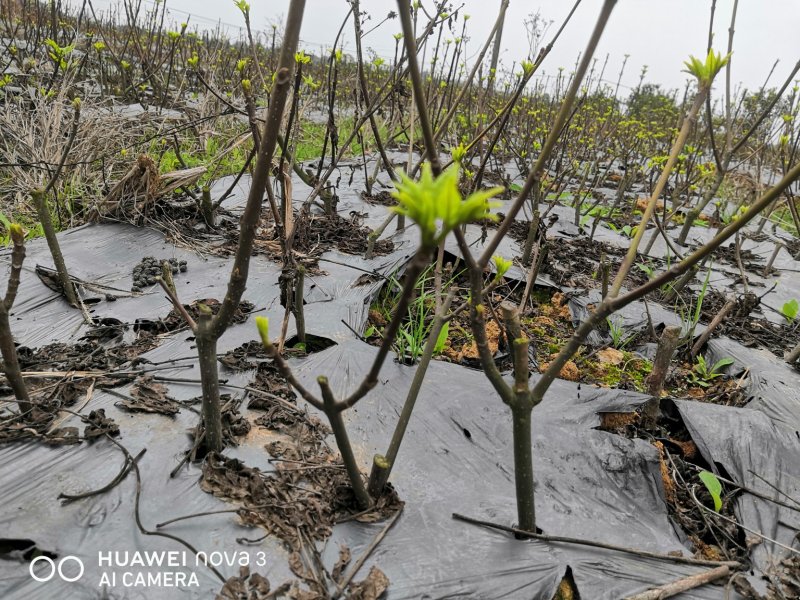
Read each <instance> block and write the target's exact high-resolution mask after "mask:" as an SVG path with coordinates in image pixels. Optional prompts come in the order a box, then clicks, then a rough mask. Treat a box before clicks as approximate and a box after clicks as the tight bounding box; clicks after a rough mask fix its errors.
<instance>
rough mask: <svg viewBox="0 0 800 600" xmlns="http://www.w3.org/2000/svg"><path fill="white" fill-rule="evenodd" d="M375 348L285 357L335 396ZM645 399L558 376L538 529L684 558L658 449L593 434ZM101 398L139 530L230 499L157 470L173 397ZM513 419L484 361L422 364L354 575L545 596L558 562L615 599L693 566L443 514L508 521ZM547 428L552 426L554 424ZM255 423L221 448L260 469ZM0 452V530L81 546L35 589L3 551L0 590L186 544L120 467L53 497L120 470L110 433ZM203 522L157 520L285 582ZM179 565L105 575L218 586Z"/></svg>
mask: <svg viewBox="0 0 800 600" xmlns="http://www.w3.org/2000/svg"><path fill="white" fill-rule="evenodd" d="M229 333H230V334H231V336H230V337H228V338H227V339H225V340H224V344H223V346H222V347H221V348H220V349H221V350H225V349H227V348H228V347H229V346H234V345H236V344H238V343H239V342H240V341H241V340H242V339H244V338H247V337H249V338H250V339H252V338H253V337H254V336H253V335H252V334H253V333H254V332H253V330H252V327H250V326H249V325H248V324H243V325H237V326H235V327H232V328H231V331H230V332H229ZM190 352H191V349H190V342H189V341H186V340H182V339H175V340H174V341H172V342H168V343H167V344H165V345H164V346H161V347H159V348H157V349H156V350H154V351H152V352H151V353H149V354H148V356H149V357H151V358H153V359H156V358H158V357H160V356H174V355H176V354H178V355H181V356H183V355H186V354H187V353H190ZM375 352H376V349H375V348H374V347H372V346H369V345H367V344H363V343H361V342H359V341H357V340H352V341H348V342H343V343H342V344H341V345H339V346H335V347H332V348H329V349H328V350H325V351H323V352H320V353H318V354H314V355H311V356H310V357H308V358H306V359H302V360H301V359H295V360H293V366H294V367H295V368H296V370H297V374H298V376H299V377H300V378H301V381H303V382H305V383H307V384H310V383H311V382H313V380H314V378H315V377H316V376H317V375H318V374H323V373H324V374H327V375H329V377H330V379H331V384H332V386H333V387H334V390H336V391H341V390H343V389H345V388H352V386H353V385H354V384H355V383H357V381H359V379H360V377H361V376H363V374H364V372H365V371H366V369H367V368H368V366H369V364H370V363H371V361H372V358H373V357H374V354H375ZM165 374H166V375H167V376H168V375H169V374H170V371H167V372H165ZM175 374H176V376H179V377H185V378H192V377H196V376H197V372H196V371H192V372H189V373H187V372H186V371H184V370H176V371H175ZM412 376H413V368H410V367H405V366H402V365H399V364H395V363H392V364H388V365H386V367H385V368H384V371H383V372H382V373H381V378H380V384H379V386H378V387H377V388H376V389H375V391H374V392H373V393H371V394H370V395H369V396H368V397H367V398H366V399H365V400H364V401H363V402H362V403H360V404H359V405H357V406H356V407H355V409H354V410H352V411H350V412H348V413H347V417H348V421H349V432H350V435H351V439H352V442H353V444H354V447H355V452H356V456H357V458H358V461H359V463H360V464H361V465H362V466H363V467H364V468H366V466H367V465H368V464H369V462H370V460H371V456H372V454H373V453H374V452H376V451H383V450H385V448H384V446H385V445H386V444H387V443H388V440H389V437H390V435H391V428H392V426H393V425H394V423H395V420H396V418H397V414H398V413H399V410H400V406H401V404H402V401H403V400H404V397H405V393H406V390H407V389H408V386H409V385H410V382H411V378H412ZM221 377H223V378H224V379H228V380H229V383H232V382H238V383H239V384H241V383H243V379H242V378H243V376H242V375H232V374H230V373H229V372H227V371H226V370H225V369H223V370H222V372H221ZM169 387H170V393H171V395H173V396H174V397H176V398H178V399H184V398H189V397H192V396H194V395H197V393H198V391H199V388H198V387H196V386H189V385H187V384H174V385H170V386H169ZM223 391H226V390H224V389H223ZM443 398H446V399H447V400H446V401H443V400H442V399H443ZM646 399H647V397H646V396H644V395H641V394H636V393H633V392H622V391H617V390H606V389H596V388H591V387H583V388H581V387H580V386H578V385H576V384H572V383H569V382H564V381H556V382H555V384H554V385H553V387H552V388H551V390H550V391H549V392H548V395H547V397H546V398H545V401H544V402H543V403H542V404H541V405H540V406H539V407H537V409H536V412H535V413H534V423H535V425H534V435H533V444H534V457H535V458H534V461H535V464H534V469H535V472H536V486H537V496H536V503H537V522H538V524H539V526H540V527H541V528H542V529H543V530H544V531H545V532H546V533H552V534H557V535H568V536H574V537H583V538H587V539H595V540H601V541H604V542H606V543H615V544H620V545H624V546H628V547H634V548H638V549H643V550H650V551H656V552H662V553H667V552H675V551H677V552H681V553H682V554H683V555H684V556H688V555H689V554H690V551H689V549H688V547H687V546H686V545H685V543H684V540H682V539H681V535H680V534H679V533H678V532H677V531H675V530H674V529H673V526H672V525H671V523H670V521H669V519H668V517H667V512H666V504H665V503H664V499H663V491H662V489H661V483H660V481H661V480H660V475H659V464H658V456H657V453H656V450H655V449H654V448H653V447H652V446H650V445H649V444H647V443H646V442H644V441H641V440H628V439H626V438H623V437H620V436H616V435H614V434H611V433H606V432H603V431H598V430H596V429H594V427H596V426H597V425H599V422H600V419H599V416H598V413H599V412H604V411H614V412H616V411H626V410H631V409H633V408H635V407H636V406H638V405H639V404H641V403H642V402H644V401H645V400H646ZM115 401H116V398H115V397H113V396H111V395H109V394H107V393H105V392H102V391H97V392H96V393H95V396H94V398H93V400H92V401H91V402H90V404H89V405H88V406H87V407H86V408H85V410H93V409H96V408H101V407H102V408H105V409H106V411H107V414H108V415H109V416H111V417H113V418H114V419H115V420H116V421H117V422H118V423H119V424H120V427H121V430H122V435H121V437H120V441H121V443H123V444H124V445H125V446H126V447H127V448H128V449H129V451H130V452H131V453H132V454H134V455H135V454H136V453H138V452H139V450H141V449H142V448H147V452H146V453H145V455H144V456H143V457H142V459H141V460H140V462H139V468H140V471H141V473H142V496H141V503H140V510H141V516H142V521H143V523H144V524H145V526H146V527H149V528H150V529H152V528H154V525H155V523H157V522H160V521H164V520H166V519H169V518H173V517H176V516H181V515H185V514H191V513H195V512H201V511H212V510H220V509H225V508H230V507H231V505H230V504H226V503H224V502H222V501H220V500H218V499H216V498H214V497H213V496H211V495H209V494H205V493H204V492H202V491H201V490H200V489H199V487H198V486H197V484H196V482H197V477H198V474H199V467H198V466H196V465H195V466H190V467H188V468H184V469H183V470H181V471H180V472H179V474H178V475H177V477H176V478H174V479H170V478H169V475H168V474H169V472H170V471H171V470H172V469H173V468H174V466H175V465H176V464H177V460H178V458H179V456H180V455H181V452H182V451H184V450H185V449H186V448H187V445H188V439H187V437H186V436H185V435H184V433H183V432H184V431H185V430H186V429H188V428H190V427H192V426H193V425H194V424H195V422H196V415H195V414H194V413H192V412H190V411H188V410H182V411H181V412H180V413H179V414H178V415H177V416H176V417H175V418H169V417H165V416H162V415H139V414H136V415H130V414H129V413H124V412H121V411H120V410H119V409H118V408H116V406H115V405H114V404H115ZM246 414H247V412H246ZM510 429H511V420H510V414H509V413H508V410H507V409H506V408H505V406H504V405H503V404H502V403H501V402H500V400H499V399H497V398H496V397H495V394H494V393H493V392H492V391H491V387H490V385H489V383H488V381H487V380H486V379H485V377H484V376H483V374H482V373H480V372H478V371H473V370H468V369H465V368H463V367H460V366H458V365H452V364H448V363H441V362H437V361H435V362H434V363H432V364H431V367H430V372H429V376H428V378H427V379H426V381H425V383H424V384H423V387H422V391H421V393H420V398H419V401H418V406H417V412H416V413H415V415H414V418H413V419H412V422H411V425H410V427H409V430H408V434H407V437H406V439H405V441H404V443H403V447H402V448H401V451H400V456H399V462H398V467H397V469H395V471H394V473H393V483H394V485H395V486H396V487H397V489H398V491H399V494H400V496H401V498H402V499H403V500H404V501H405V502H406V507H405V510H404V512H403V514H402V515H401V517H400V519H399V520H398V522H397V523H396V525H395V526H394V528H393V529H392V530H391V531H390V532H389V533H388V534H387V536H386V538H385V539H384V540H383V542H382V543H381V544H380V545H379V546H378V548H377V549H376V551H375V552H374V554H373V555H372V556H371V558H370V559H369V560H368V561H367V563H366V564H365V566H364V567H363V573H366V572H367V570H368V569H369V568H370V566H371V565H372V564H375V565H378V566H379V567H380V568H381V569H382V570H383V571H384V572H385V573H386V575H387V576H388V577H389V580H390V582H391V584H390V588H389V593H388V598H390V599H394V598H419V597H428V598H450V597H454V596H460V597H475V598H507V597H512V598H513V597H524V598H541V599H543V600H545V599H547V600H549V599H550V598H552V596H553V594H554V593H555V589H556V586H557V585H558V582H559V581H560V579H561V577H563V575H564V573H565V572H566V569H567V567H571V569H572V573H573V577H574V578H575V581H576V585H577V587H578V589H579V590H587V591H586V592H583V593H584V594H586V593H591V594H592V595H591V597H593V598H598V599H608V600H611V599H613V598H619V597H621V596H623V595H625V594H628V593H633V592H636V591H641V590H644V589H647V588H648V587H651V586H653V585H656V584H658V583H664V582H667V581H671V580H674V579H677V578H679V577H682V576H686V575H688V574H692V573H695V572H699V571H700V570H702V568H700V567H693V566H686V565H677V564H672V563H669V562H664V561H652V560H645V561H643V560H641V559H639V558H636V557H630V556H626V555H624V554H620V553H617V552H609V551H601V550H591V549H579V548H577V547H571V546H568V545H565V544H557V545H548V544H544V543H540V542H535V541H526V542H521V541H517V540H514V539H513V537H511V536H508V535H505V534H500V533H498V532H494V531H489V530H486V529H483V528H480V527H475V526H472V525H468V524H465V523H461V522H458V521H455V520H453V519H451V516H450V515H451V513H452V512H460V513H464V514H468V515H472V516H475V517H478V518H485V519H487V520H492V521H495V522H500V523H505V524H508V525H511V524H513V523H514V520H515V516H516V511H515V501H514V495H513V494H514V492H513V490H514V484H513V473H512V467H511V465H512V464H513V462H512V458H511V457H512V454H513V452H512V447H511V435H510ZM555 431H557V432H558V435H553V432H555ZM264 435H265V431H264V430H263V429H261V428H258V427H253V429H252V430H251V433H250V434H248V436H247V437H246V438H244V439H243V440H242V443H241V445H240V446H239V447H237V448H230V449H228V450H227V451H226V454H228V455H229V456H232V457H237V458H240V459H242V460H244V461H245V462H246V464H248V465H250V466H255V467H258V468H260V469H263V470H267V471H268V470H270V469H271V466H270V465H269V463H268V462H267V459H268V455H267V454H266V452H265V450H264V449H263V444H264V443H265V437H264ZM0 457H2V461H3V464H4V465H6V467H5V468H4V469H3V470H2V471H0V490H2V491H0V502H2V504H3V506H4V508H5V510H4V511H3V513H2V516H0V523H2V530H3V532H4V534H3V535H4V537H7V538H26V539H32V540H34V541H35V542H36V544H37V547H39V548H41V549H42V550H47V551H50V552H55V553H57V554H58V555H59V556H66V555H75V556H78V557H80V558H82V559H83V560H84V563H85V567H86V575H85V577H84V578H83V579H82V582H83V583H82V584H81V586H80V587H79V588H78V587H75V586H72V587H68V584H66V583H64V582H61V583H57V582H55V581H51V582H48V584H47V585H48V586H49V587H47V588H44V587H40V586H43V585H45V584H39V583H37V582H35V581H33V580H32V579H31V577H30V576H29V574H28V565H27V563H22V564H21V563H19V562H14V561H9V560H2V559H0V582H1V583H0V591H2V597H3V598H30V597H37V598H38V597H53V598H55V597H70V598H99V597H101V594H102V590H101V589H100V588H99V587H98V586H97V584H98V582H99V581H100V577H101V575H102V572H103V571H104V568H103V567H101V566H100V565H99V564H98V558H97V556H98V554H97V553H98V552H101V551H102V552H107V551H113V550H119V551H124V550H128V551H130V552H133V551H134V550H140V551H144V550H149V551H155V550H176V549H177V550H182V549H183V548H182V547H181V546H179V545H177V544H176V543H174V542H172V541H170V540H165V539H163V538H158V537H154V536H143V535H141V534H139V532H138V530H137V529H136V526H135V524H134V522H133V497H134V491H135V490H134V487H135V486H134V482H135V480H134V476H133V475H132V474H131V475H129V476H128V478H127V479H126V480H125V481H124V482H123V483H122V484H121V485H119V486H117V487H116V488H114V490H112V491H111V492H109V493H106V494H103V495H100V496H96V497H93V498H90V499H88V500H82V501H79V502H74V503H70V504H67V505H65V506H61V505H60V504H59V502H58V500H57V499H56V498H57V496H58V494H59V493H60V492H73V493H74V492H78V491H84V490H87V489H94V488H96V487H98V486H99V485H101V484H103V483H105V482H107V481H108V480H110V479H111V478H113V476H114V475H115V474H116V472H117V470H118V469H119V466H120V464H121V458H122V457H121V454H120V452H119V450H118V449H117V448H116V447H115V446H113V445H112V444H111V443H109V442H107V441H106V440H100V441H98V442H96V443H94V444H93V445H91V446H87V445H85V444H83V445H80V446H72V447H65V448H64V447H62V448H51V447H47V446H44V445H42V444H37V443H26V444H13V445H9V446H4V447H3V448H0ZM200 519H202V520H200ZM200 519H195V520H192V521H187V522H185V523H178V524H175V525H174V526H170V527H169V528H165V531H167V532H170V533H174V534H176V535H179V536H181V537H182V538H184V539H186V540H187V541H189V542H190V543H192V544H193V545H194V546H195V547H196V548H198V549H199V550H201V551H206V552H211V551H213V550H217V551H222V550H227V551H228V552H231V553H232V552H235V551H244V552H247V553H248V556H249V557H250V558H251V559H252V560H256V559H257V556H258V554H257V553H258V552H263V553H264V555H263V556H264V557H266V558H265V562H266V564H265V565H264V567H263V568H258V569H256V570H258V571H259V572H261V573H263V574H264V575H265V576H267V577H268V578H269V579H270V580H271V581H272V582H273V583H274V585H278V584H279V583H280V582H282V581H284V580H286V579H290V578H292V576H291V574H290V572H289V571H288V567H287V558H288V557H287V555H286V551H285V550H284V549H283V548H282V547H281V546H280V544H279V543H278V542H277V541H276V540H275V538H267V539H266V540H264V541H263V542H261V543H260V544H258V545H256V546H244V545H240V544H237V543H236V541H235V540H236V538H238V537H260V536H259V535H258V533H257V531H252V530H248V529H245V528H243V527H241V526H240V525H237V523H236V519H235V517H233V516H232V515H231V514H220V515H210V516H207V517H202V518H200ZM381 527H382V524H380V523H377V524H372V525H363V524H358V523H353V522H351V523H346V524H342V525H340V526H337V527H336V528H335V529H334V534H333V536H332V537H331V538H330V539H329V540H328V541H327V543H326V544H321V547H323V552H322V554H323V558H324V560H326V561H327V566H328V567H329V568H330V567H331V565H332V563H333V562H334V561H335V555H336V553H337V547H338V544H341V543H345V544H347V545H348V546H349V547H350V548H351V550H352V552H353V555H354V556H358V555H359V552H360V551H361V550H362V549H363V548H364V547H365V546H366V545H368V544H369V542H370V541H371V540H372V538H373V537H374V535H375V534H376V532H377V531H379V530H380V529H381ZM105 570H106V571H108V570H109V569H105ZM220 570H221V571H222V573H223V575H224V576H226V577H227V576H230V575H233V574H234V573H236V572H237V570H238V567H230V568H228V567H225V566H222V567H220ZM191 571H194V572H195V573H196V574H197V576H198V580H199V587H196V588H186V589H177V588H173V589H161V588H147V589H145V590H141V589H137V588H121V587H117V588H115V589H114V590H113V593H114V594H115V597H118V598H145V597H146V598H156V599H158V598H175V597H187V598H201V597H209V596H210V595H211V594H213V593H214V592H215V591H217V590H218V589H219V587H220V584H219V582H218V581H217V580H215V579H214V578H213V577H212V576H211V575H210V574H209V572H208V571H207V570H205V569H204V568H199V569H191ZM3 588H5V589H3ZM43 590H47V591H46V595H42V592H43ZM589 590H591V592H589ZM686 597H687V598H688V597H692V598H709V599H711V598H720V597H721V595H720V593H718V590H715V589H714V588H704V589H701V590H697V591H696V592H695V593H693V594H692V595H691V596H686Z"/></svg>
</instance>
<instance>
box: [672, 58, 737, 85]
mask: <svg viewBox="0 0 800 600" xmlns="http://www.w3.org/2000/svg"><path fill="white" fill-rule="evenodd" d="M730 59H731V55H730V54H727V55H725V56H722V54H720V53H719V52H714V51H713V50H709V51H708V56H706V60H705V62H703V61H701V60H700V59H699V58H697V57H694V56H690V57H689V60H687V61H685V62H684V63H683V64H684V65H686V69H685V72H686V73H690V74H692V75H694V76H695V77H697V82H698V84H699V85H700V87H701V88H706V89H708V88H710V87H711V82H712V81H714V77H716V76H717V73H719V72H720V70H721V69H722V67H724V66H725V65H727V64H728V61H729V60H730Z"/></svg>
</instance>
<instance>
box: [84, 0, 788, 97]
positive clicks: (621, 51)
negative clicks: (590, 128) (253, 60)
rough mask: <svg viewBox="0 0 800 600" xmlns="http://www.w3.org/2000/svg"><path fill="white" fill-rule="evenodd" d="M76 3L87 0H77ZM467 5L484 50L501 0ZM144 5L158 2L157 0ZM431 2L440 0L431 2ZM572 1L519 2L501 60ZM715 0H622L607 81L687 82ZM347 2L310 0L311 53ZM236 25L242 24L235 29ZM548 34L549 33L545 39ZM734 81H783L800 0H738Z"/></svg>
mask: <svg viewBox="0 0 800 600" xmlns="http://www.w3.org/2000/svg"><path fill="white" fill-rule="evenodd" d="M71 1H72V2H73V3H77V2H79V0H71ZM93 2H94V5H95V7H96V8H98V9H99V8H105V7H108V6H109V5H111V4H115V3H116V2H115V0H93ZM166 2H167V7H168V8H169V9H170V11H171V13H172V16H173V17H174V19H175V21H176V22H180V21H185V20H186V19H187V14H189V13H190V14H192V19H191V22H192V23H194V24H195V25H198V26H199V27H200V28H205V27H212V26H213V22H214V21H216V20H221V21H222V22H223V23H225V24H229V25H233V26H237V25H242V24H243V19H242V17H241V14H240V13H239V12H238V10H237V9H236V8H235V7H234V5H233V1H232V0H166ZM452 3H453V5H454V6H455V7H458V6H460V5H462V4H463V7H464V8H463V9H462V12H466V13H467V14H469V15H471V19H470V20H469V22H468V29H467V34H468V36H469V38H470V40H469V42H468V46H467V55H468V56H473V55H475V54H477V53H478V51H479V50H480V47H481V45H482V44H483V42H484V40H485V37H486V36H487V35H488V32H489V31H490V29H491V27H492V25H493V24H494V21H495V18H496V15H497V10H498V7H499V6H500V0H453V2H452ZM733 3H734V0H718V1H717V10H716V16H715V28H714V30H715V42H714V46H715V48H716V49H717V50H720V51H724V50H725V48H726V47H727V38H728V25H729V23H730V16H731V11H732V9H733ZM145 4H146V5H148V6H151V5H152V1H151V0H145ZM288 4H289V0H250V5H251V18H252V22H253V25H254V28H256V29H260V30H262V31H264V30H266V29H268V28H269V26H270V24H271V23H274V22H280V19H281V17H282V16H284V15H285V14H286V11H287V7H288ZM601 4H602V2H601V0H583V2H582V3H581V5H580V6H579V7H578V10H577V11H576V13H575V15H574V16H573V19H572V21H571V22H570V24H569V25H568V26H567V29H566V30H565V31H564V33H563V34H562V36H561V38H560V39H559V40H558V43H557V44H556V46H555V47H554V48H553V51H552V53H551V54H550V56H548V58H547V60H546V61H545V63H544V65H543V67H542V70H543V72H544V73H545V74H554V73H556V71H557V69H558V67H566V68H567V70H570V69H571V68H572V67H573V65H574V64H575V60H576V58H577V56H578V53H579V52H580V51H582V50H583V48H584V46H585V44H586V40H587V39H588V36H589V33H590V32H591V30H592V27H593V25H594V23H595V19H596V17H597V14H598V12H599V10H600V6H601ZM424 5H425V6H426V7H427V8H428V9H429V12H430V10H432V7H433V0H424ZM572 5H573V0H539V1H536V2H531V1H529V0H511V2H510V5H509V8H508V12H507V16H506V26H505V29H504V34H503V41H502V44H501V48H502V53H501V61H502V62H501V64H505V65H506V66H507V67H510V66H511V64H512V63H513V62H514V61H517V62H518V61H519V60H521V59H523V58H525V55H526V53H527V38H526V35H525V29H524V26H523V20H524V19H525V17H526V16H527V15H528V14H529V13H531V12H535V11H537V10H538V11H539V12H540V14H541V15H542V17H544V18H545V19H546V20H552V21H553V25H552V26H551V29H550V33H551V34H552V33H554V32H555V30H556V29H557V27H558V26H559V25H560V23H561V22H562V20H563V18H564V17H565V16H566V14H567V13H568V12H569V9H570V8H571V7H572ZM710 6H711V0H619V1H618V2H617V5H616V8H615V9H614V12H613V13H612V15H611V20H610V22H609V25H608V26H607V27H606V30H605V32H604V34H603V39H602V41H601V43H600V47H599V48H598V52H597V53H596V55H595V56H596V57H597V58H598V69H599V68H600V67H601V66H602V63H603V61H604V60H605V57H606V55H607V54H608V55H609V60H608V66H607V67H606V71H605V75H604V79H607V80H609V81H611V82H616V79H617V76H618V74H619V69H620V66H621V65H622V61H623V58H624V55H625V54H629V55H630V58H629V59H628V63H627V66H626V69H625V74H624V76H623V79H622V83H623V85H628V86H633V85H635V84H636V82H637V81H638V79H639V72H640V70H641V68H642V66H643V65H648V74H647V77H646V79H647V81H650V82H653V83H660V84H662V85H663V86H665V87H667V88H682V87H683V85H684V82H685V81H686V78H687V77H688V76H687V75H686V74H684V73H682V72H681V69H682V68H683V61H684V60H686V59H687V58H688V56H689V55H690V54H694V55H696V56H704V55H705V49H706V41H707V31H708V19H709V12H710ZM348 8H349V7H348V4H347V2H346V0H307V2H306V11H305V19H304V21H303V28H302V32H301V38H302V40H303V45H304V46H305V47H306V48H307V49H308V50H310V51H313V50H314V49H315V48H316V50H317V51H319V48H320V46H330V44H332V42H333V39H334V37H335V35H336V32H337V30H338V29H339V26H340V25H341V21H342V19H343V18H344V15H345V14H346V13H347V10H348ZM361 8H362V10H365V11H367V12H368V13H370V14H371V15H372V17H373V18H372V21H370V22H368V23H367V25H366V27H365V30H368V29H370V28H371V27H372V25H374V24H376V23H378V22H379V21H380V20H382V19H383V18H384V17H385V16H386V15H387V13H388V12H389V11H390V10H395V11H396V8H397V4H396V0H361ZM232 31H235V30H232ZM399 31H400V23H399V19H394V20H392V21H388V22H387V23H385V24H384V25H383V26H381V27H380V28H379V29H377V30H376V31H374V32H372V33H370V34H369V35H368V36H367V37H366V39H365V42H364V43H365V46H366V48H372V49H373V50H374V51H375V52H376V53H377V54H378V55H381V56H384V57H386V58H390V57H391V56H392V54H393V52H394V40H393V39H392V37H391V36H392V35H393V34H394V33H397V32H399ZM345 32H346V33H347V37H346V42H347V43H346V46H345V49H346V50H347V49H348V48H349V49H351V50H352V49H353V43H352V40H353V34H352V21H351V22H349V23H348V25H347V27H346V28H345ZM548 39H549V37H548V36H545V41H547V40H548ZM733 47H734V55H733V62H732V80H733V82H734V83H738V82H741V83H742V84H743V85H744V86H745V87H747V88H749V89H751V90H755V89H757V88H759V87H760V86H761V84H762V83H763V81H764V79H765V78H766V76H767V74H768V73H769V71H770V69H771V68H772V65H773V63H774V62H775V60H778V59H779V60H780V62H779V63H778V66H777V67H776V69H775V72H774V74H773V75H772V78H771V79H770V84H771V85H773V86H778V85H780V84H781V83H782V82H783V79H784V78H785V77H786V76H787V75H788V73H789V72H790V71H791V69H792V67H793V66H794V64H795V63H796V62H797V61H798V60H799V59H800V0H739V6H738V13H737V20H736V35H735V38H734V46H733Z"/></svg>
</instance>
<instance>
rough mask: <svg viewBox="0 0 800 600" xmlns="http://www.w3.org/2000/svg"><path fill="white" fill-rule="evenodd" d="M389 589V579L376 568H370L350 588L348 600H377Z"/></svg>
mask: <svg viewBox="0 0 800 600" xmlns="http://www.w3.org/2000/svg"><path fill="white" fill-rule="evenodd" d="M388 588H389V578H388V577H386V575H385V574H384V573H383V571H381V570H380V569H379V568H378V567H374V566H373V567H372V568H371V569H370V570H369V574H368V575H367V577H366V578H365V579H363V580H362V581H358V582H356V583H354V584H352V585H351V586H350V592H349V593H348V595H347V598H348V600H378V598H380V597H381V596H382V595H383V593H384V592H385V591H386V590H387V589H388Z"/></svg>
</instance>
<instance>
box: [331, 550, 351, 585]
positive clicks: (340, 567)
mask: <svg viewBox="0 0 800 600" xmlns="http://www.w3.org/2000/svg"><path fill="white" fill-rule="evenodd" d="M351 558H352V555H351V554H350V548H348V547H347V546H346V545H344V544H342V545H341V546H339V560H337V561H336V564H335V565H334V566H333V571H331V577H333V580H334V581H337V582H338V581H339V580H341V578H342V573H344V570H345V568H346V567H347V565H349V564H350V559H351Z"/></svg>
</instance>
